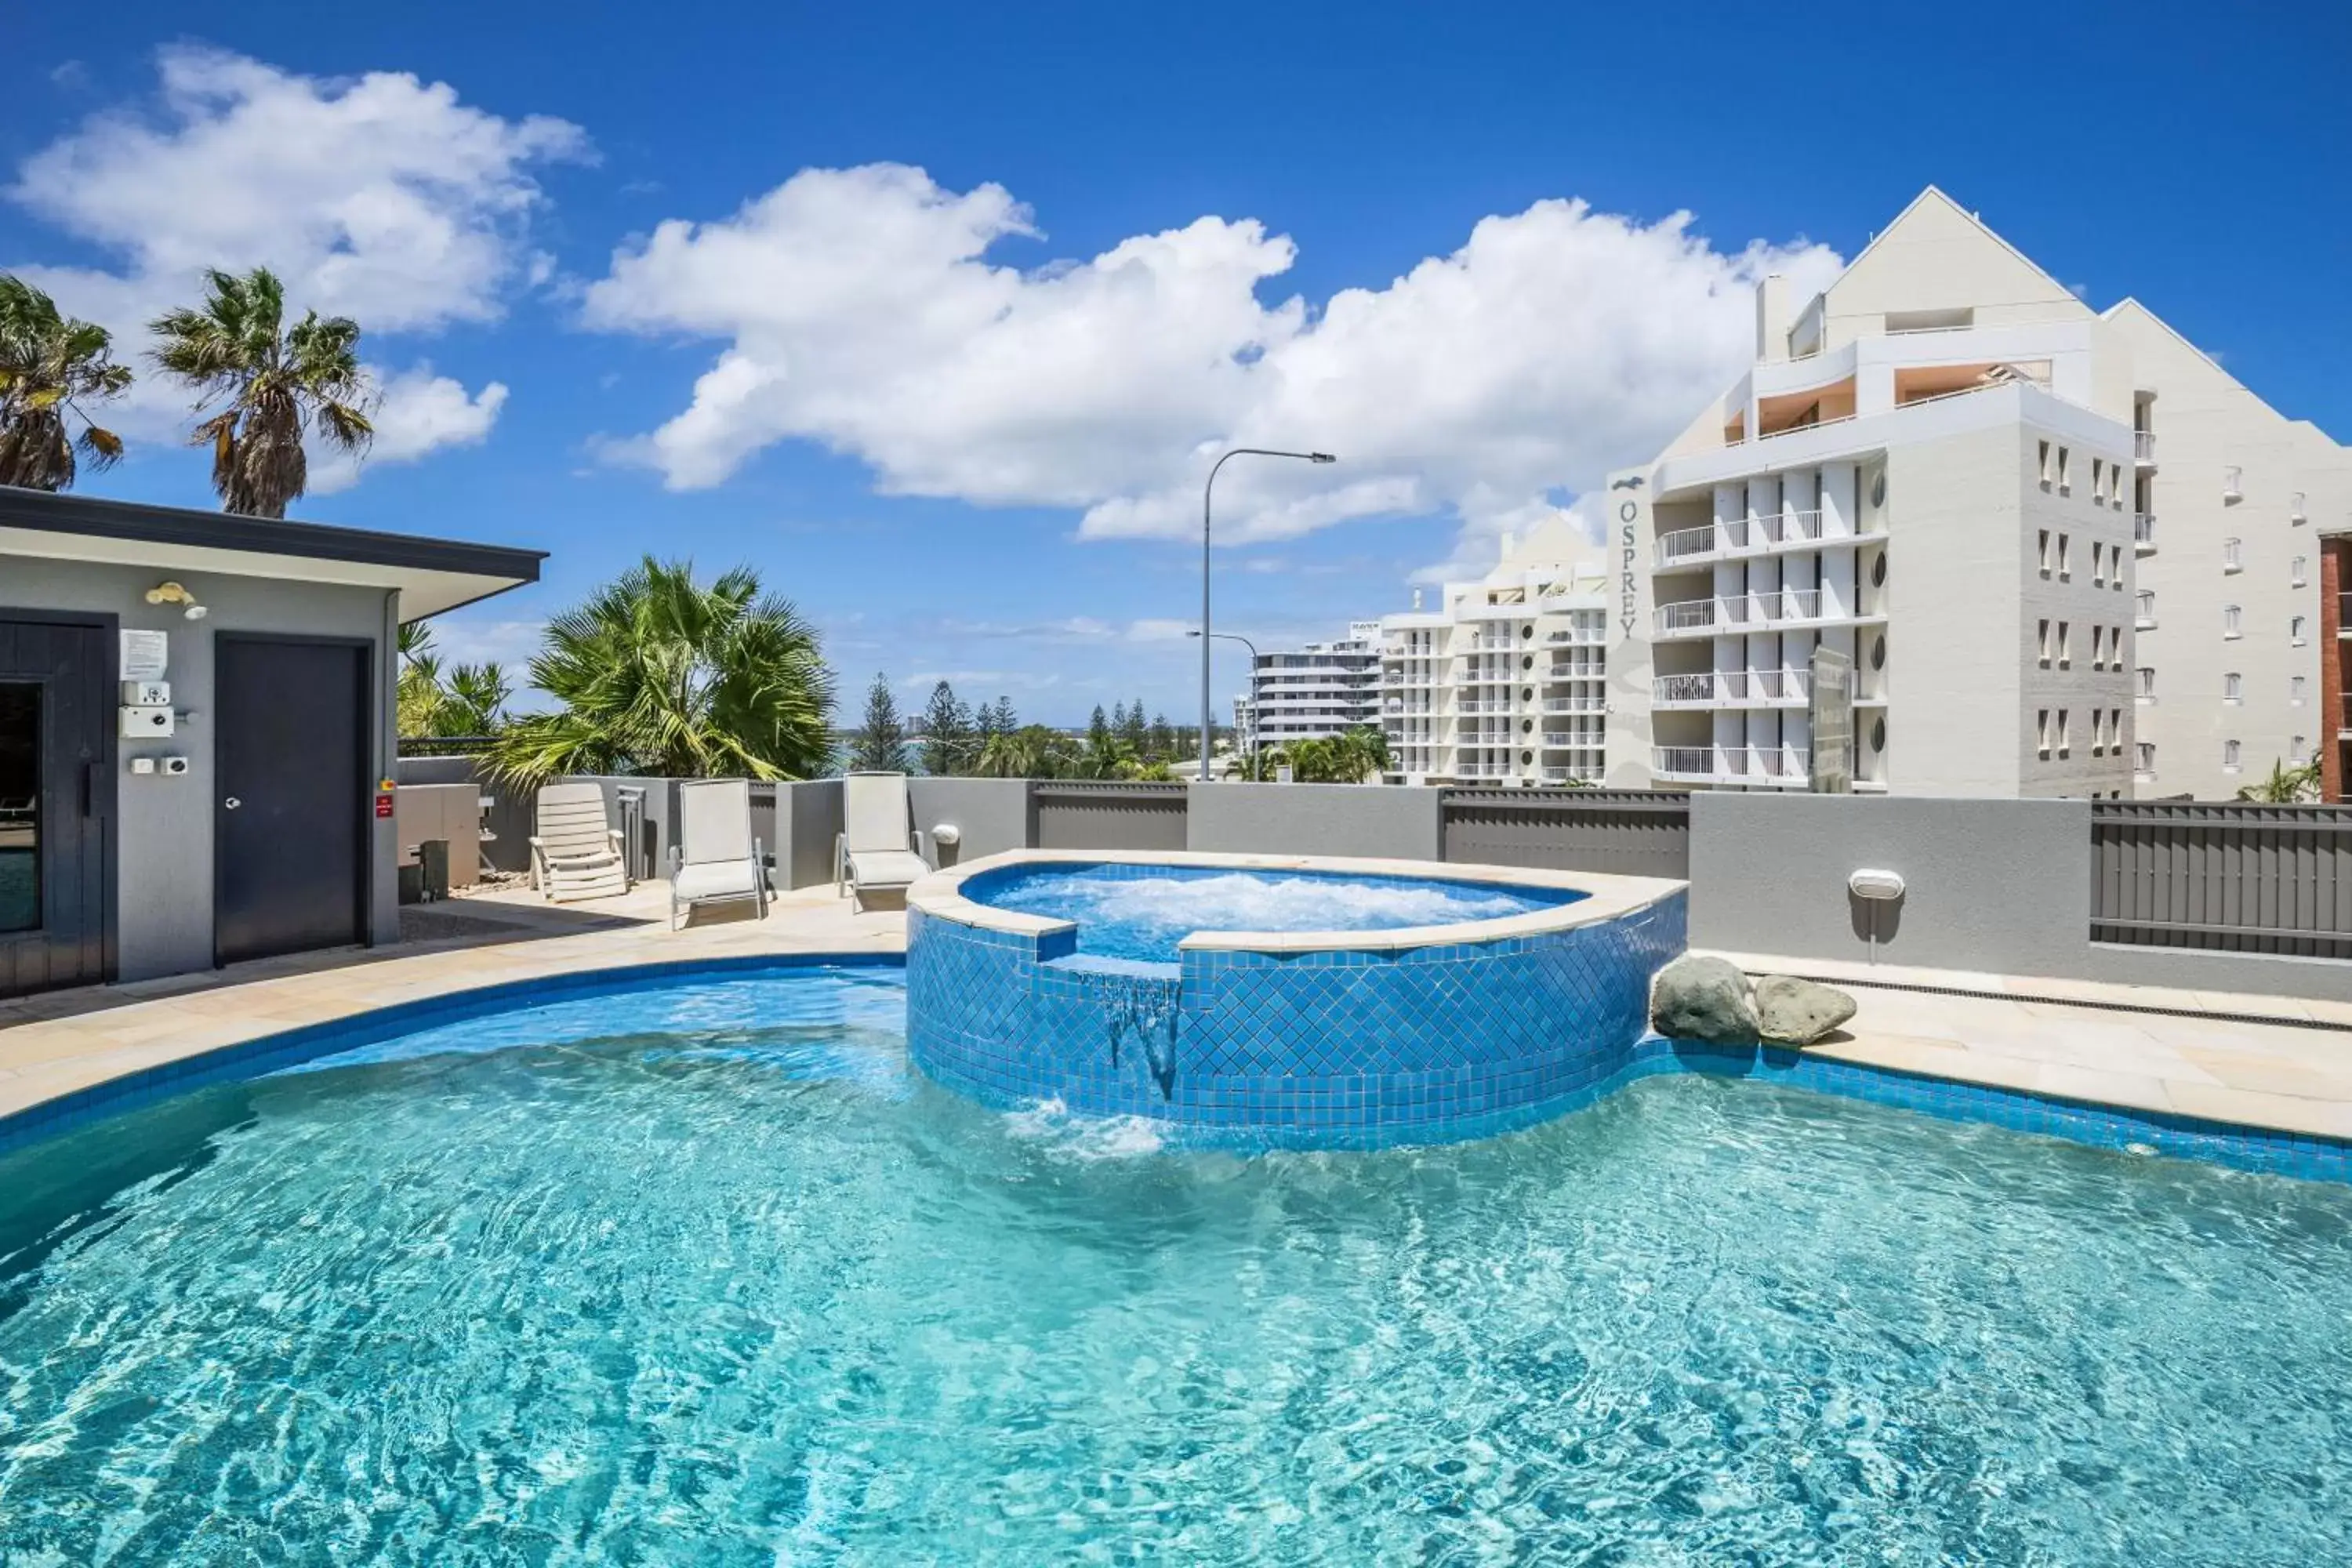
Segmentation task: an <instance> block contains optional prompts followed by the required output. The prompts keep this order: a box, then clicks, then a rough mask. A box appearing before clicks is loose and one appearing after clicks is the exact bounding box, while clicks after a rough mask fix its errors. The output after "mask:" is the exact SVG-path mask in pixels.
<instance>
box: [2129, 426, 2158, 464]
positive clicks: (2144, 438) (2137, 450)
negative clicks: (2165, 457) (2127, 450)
mask: <svg viewBox="0 0 2352 1568" xmlns="http://www.w3.org/2000/svg"><path fill="white" fill-rule="evenodd" d="M2132 457H2133V458H2135V459H2136V460H2137V461H2139V462H2143V463H2153V462H2155V461H2156V432H2155V431H2153V430H2135V431H2133V432H2132Z"/></svg>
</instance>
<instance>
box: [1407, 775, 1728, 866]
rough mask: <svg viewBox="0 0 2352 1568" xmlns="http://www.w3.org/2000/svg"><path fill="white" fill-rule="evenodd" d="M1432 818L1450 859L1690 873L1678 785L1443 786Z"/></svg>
mask: <svg viewBox="0 0 2352 1568" xmlns="http://www.w3.org/2000/svg"><path fill="white" fill-rule="evenodd" d="M1438 821H1439V842H1440V845H1441V846H1442V848H1441V853H1443V854H1444V857H1445V858H1446V859H1448V860H1451V861H1455V862H1460V863H1466V864H1473V865H1485V866H1537V867H1542V868H1546V869H1549V870H1556V871H1613V872H1617V873H1619V874H1621V875H1625V876H1634V877H1673V878H1677V879H1682V878H1687V877H1688V876H1689V875H1690V796H1689V795H1688V794H1686V793H1684V792H1682V791H1675V790H1629V789H1448V790H1445V791H1444V792H1442V793H1441V794H1440V795H1439V796H1438Z"/></svg>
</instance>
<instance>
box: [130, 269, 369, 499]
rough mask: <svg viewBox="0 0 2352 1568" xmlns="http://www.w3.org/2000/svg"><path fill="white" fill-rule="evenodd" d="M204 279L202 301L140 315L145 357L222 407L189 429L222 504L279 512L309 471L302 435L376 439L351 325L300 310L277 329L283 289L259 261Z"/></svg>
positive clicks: (331, 440) (342, 447)
mask: <svg viewBox="0 0 2352 1568" xmlns="http://www.w3.org/2000/svg"><path fill="white" fill-rule="evenodd" d="M205 284H206V287H207V289H208V292H207V293H206V295H205V303H204V307H203V309H201V310H186V309H182V310H169V311H166V312H164V313H163V315H161V316H158V317H157V318H155V320H154V321H152V322H150V323H149V330H150V331H152V332H153V333H154V334H155V335H156V336H157V337H158V338H160V339H161V340H163V341H162V344H161V346H160V347H158V348H157V349H156V350H155V351H154V353H153V355H152V358H153V359H154V361H155V363H156V365H157V367H158V368H160V369H162V370H163V371H164V372H165V373H166V374H171V375H173V376H176V377H177V378H179V379H180V380H181V381H183V382H184V383H186V384H188V385H189V386H190V387H192V388H194V391H195V394H196V411H197V412H198V413H199V414H202V413H204V412H205V410H206V409H209V408H212V407H213V406H214V405H223V406H221V407H220V409H219V411H218V412H217V413H215V414H213V415H212V416H210V417H209V418H206V419H204V420H202V421H200V422H199V423H198V424H197V426H196V427H195V430H194V435H193V436H192V437H191V442H192V444H193V445H195V446H199V447H201V446H205V445H207V444H209V445H210V446H211V447H212V449H213V489H214V490H215V491H216V492H217V493H218V494H219V496H220V498H221V510H224V511H235V512H243V513H245V514H247V515H248V516H252V517H284V516H285V515H286V508H287V505H288V503H289V502H292V501H296V500H300V499H301V496H302V491H303V489H304V487H305V486H306V485H307V484H308V482H309V480H310V464H309V461H308V459H306V458H304V456H303V452H302V439H303V437H304V436H305V435H306V434H310V433H315V434H316V435H317V436H318V437H319V438H320V440H321V441H323V442H325V443H326V445H327V446H329V447H332V448H334V449H336V450H338V451H343V452H350V453H352V454H355V455H356V454H359V453H363V452H365V451H366V450H367V448H368V445H369V443H370V442H371V441H373V439H374V437H375V426H373V425H372V424H370V423H369V422H368V412H367V411H368V407H369V405H370V404H371V403H372V401H373V395H374V394H373V389H372V388H371V387H370V386H369V384H368V380H367V375H366V373H365V372H363V371H362V369H361V368H360V362H359V342H360V329H359V323H358V322H356V321H352V319H351V318H350V317H348V316H329V317H327V318H326V319H325V320H323V321H322V320H320V316H319V313H318V312H317V311H316V310H310V311H306V312H304V313H303V316H302V319H301V320H300V321H297V322H295V323H294V324H293V325H292V326H290V327H289V326H286V325H285V316H286V289H285V286H284V285H283V284H281V283H279V282H278V279H277V277H276V275H274V274H273V273H271V272H270V271H269V270H268V268H261V267H257V268H254V269H253V270H252V271H251V272H248V273H247V274H246V275H245V276H244V277H242V278H239V277H237V276H236V275H235V274H233V273H228V272H222V271H218V270H215V271H210V272H207V273H205Z"/></svg>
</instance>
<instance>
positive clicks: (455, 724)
mask: <svg viewBox="0 0 2352 1568" xmlns="http://www.w3.org/2000/svg"><path fill="white" fill-rule="evenodd" d="M513 695H514V685H513V683H512V682H511V681H509V679H507V672H506V668H505V667H504V666H503V665H500V664H499V662H498V661H497V660H495V659H492V660H489V661H487V662H485V663H482V664H461V665H459V666H457V668H454V669H452V670H451V671H450V672H449V682H448V685H447V686H446V688H444V703H445V705H444V707H443V710H442V712H441V723H442V727H443V728H444V730H446V731H447V732H448V733H450V734H452V735H495V734H497V733H498V732H499V730H500V729H501V728H502V727H503V726H504V725H505V723H506V708H507V700H508V699H509V698H511V697H512V696H513Z"/></svg>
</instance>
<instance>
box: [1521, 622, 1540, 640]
mask: <svg viewBox="0 0 2352 1568" xmlns="http://www.w3.org/2000/svg"><path fill="white" fill-rule="evenodd" d="M1535 635H1536V629H1535V627H1533V626H1526V625H1522V626H1520V627H1519V637H1520V640H1521V641H1525V640H1526V639H1527V638H1528V637H1533V636H1535Z"/></svg>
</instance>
